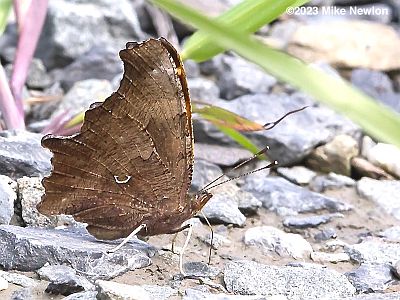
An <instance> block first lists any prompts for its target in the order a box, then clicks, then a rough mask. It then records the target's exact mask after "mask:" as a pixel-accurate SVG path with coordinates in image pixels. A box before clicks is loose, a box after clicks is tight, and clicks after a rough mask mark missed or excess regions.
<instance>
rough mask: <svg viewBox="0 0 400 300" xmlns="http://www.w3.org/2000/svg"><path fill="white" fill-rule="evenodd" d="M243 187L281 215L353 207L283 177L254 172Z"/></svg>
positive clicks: (342, 209) (333, 210) (341, 209)
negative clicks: (266, 175)
mask: <svg viewBox="0 0 400 300" xmlns="http://www.w3.org/2000/svg"><path fill="white" fill-rule="evenodd" d="M243 189H244V190H246V191H248V192H251V193H252V194H253V195H254V196H255V197H256V198H257V199H259V200H260V201H261V202H262V203H263V206H264V207H265V208H268V209H269V210H271V211H274V212H276V213H278V214H280V215H293V214H297V213H308V212H317V211H320V210H325V209H326V210H328V211H330V212H338V211H346V210H350V209H351V205H349V204H346V203H343V202H340V201H338V200H336V199H334V198H330V197H326V196H323V195H321V194H317V193H314V192H310V191H309V190H307V189H305V188H302V187H299V186H297V185H295V184H293V183H291V182H289V181H287V180H286V179H283V178H281V177H272V176H270V177H265V176H263V175H262V174H252V175H251V176H247V177H246V178H245V185H244V186H243Z"/></svg>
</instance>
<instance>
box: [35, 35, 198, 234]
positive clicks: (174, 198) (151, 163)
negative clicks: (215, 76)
mask: <svg viewBox="0 0 400 300" xmlns="http://www.w3.org/2000/svg"><path fill="white" fill-rule="evenodd" d="M120 56H121V58H122V60H123V62H124V69H125V71H124V76H123V79H122V81H121V85H120V87H119V89H118V91H117V92H116V93H114V94H113V95H111V96H110V97H109V98H107V99H106V100H105V102H104V103H103V104H101V105H96V106H95V107H94V108H92V109H90V110H89V111H87V112H86V114H85V119H84V123H83V126H82V129H81V133H79V134H77V135H75V136H72V137H68V138H58V137H54V136H46V137H44V138H43V140H42V144H43V146H45V147H47V148H49V149H50V150H51V151H52V152H53V153H54V157H53V158H52V163H53V172H52V174H51V175H50V176H49V177H47V178H45V179H44V180H43V184H44V186H45V189H46V193H45V195H44V196H43V198H42V202H41V203H40V204H39V206H38V208H39V211H40V212H42V213H44V214H47V215H49V214H62V213H63V214H71V215H73V216H74V217H75V218H76V219H77V220H78V221H82V222H86V223H88V224H89V225H91V229H92V230H91V233H92V234H94V235H95V236H96V237H99V238H118V237H124V236H126V235H128V234H129V233H130V231H132V230H133V229H135V228H136V227H138V226H139V225H140V224H142V223H143V222H145V223H147V224H148V225H149V224H150V226H151V224H152V223H154V222H156V221H157V219H156V218H159V219H160V220H162V219H163V218H164V219H168V216H163V214H171V213H173V212H177V211H182V208H183V207H184V206H185V205H187V199H186V194H187V191H188V187H189V185H190V179H191V174H192V165H193V148H192V147H193V146H192V142H193V137H192V128H191V126H192V125H191V112H190V101H189V97H188V93H187V87H186V79H185V78H184V73H182V72H183V68H182V65H181V62H180V60H179V56H178V54H177V53H176V51H175V50H174V48H173V47H172V46H171V45H170V44H169V43H168V42H166V41H165V40H164V39H160V40H154V39H150V40H148V41H146V42H143V43H140V44H129V45H128V46H127V49H125V50H122V51H121V52H120ZM180 70H181V71H180ZM182 74H183V75H182ZM178 225H179V224H178ZM89 227H90V226H89ZM157 228H158V227H157ZM166 230H167V231H168V228H166ZM89 231H90V230H89ZM146 233H148V234H158V233H167V232H152V228H147V230H146Z"/></svg>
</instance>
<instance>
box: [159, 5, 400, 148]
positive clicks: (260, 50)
mask: <svg viewBox="0 0 400 300" xmlns="http://www.w3.org/2000/svg"><path fill="white" fill-rule="evenodd" d="M153 2H154V3H155V4H157V5H158V6H160V7H162V8H164V9H165V10H167V11H168V12H169V13H171V14H173V15H174V16H176V17H177V18H179V19H181V20H182V21H184V22H186V23H188V24H190V25H192V26H194V27H196V28H199V29H201V30H204V31H207V32H208V33H209V34H210V35H211V36H213V38H214V41H215V42H216V43H217V44H219V45H220V46H221V47H224V48H225V49H232V50H234V51H236V52H237V53H238V54H240V55H241V56H243V57H244V58H247V59H248V60H250V61H252V62H254V63H256V64H258V65H259V66H261V67H262V68H263V69H264V70H266V71H267V72H268V73H270V74H272V75H274V76H276V77H277V78H279V79H280V80H282V81H285V82H288V83H290V84H292V85H293V86H295V87H297V88H299V89H301V90H303V91H305V92H306V93H308V94H310V95H312V96H314V97H315V98H316V99H317V100H318V101H320V102H322V103H325V104H327V105H329V106H331V107H332V108H334V109H335V110H337V111H339V112H341V113H343V114H344V115H346V116H348V117H349V118H350V119H352V120H353V121H354V122H356V123H358V124H359V125H360V126H361V127H362V128H363V129H364V130H365V131H366V132H367V133H368V134H369V135H371V136H373V137H375V138H377V139H379V140H382V141H384V142H388V143H392V144H395V145H397V146H398V147H400V134H399V131H400V115H399V114H398V113H396V112H394V111H393V110H391V109H389V108H387V107H386V106H384V105H382V104H379V103H377V102H375V101H374V100H373V99H372V98H370V97H368V96H366V95H365V94H363V93H361V92H360V91H358V90H356V89H355V88H353V87H352V86H351V85H350V84H349V83H348V82H346V81H344V80H342V79H340V78H335V77H333V76H330V75H328V74H326V73H324V72H323V71H321V70H319V69H317V68H314V67H312V66H308V65H306V64H304V63H303V62H301V61H300V60H299V59H296V58H294V57H291V56H289V55H288V54H285V53H283V52H280V51H277V50H274V49H271V48H270V47H267V46H266V45H264V44H263V43H262V42H260V41H257V40H256V39H254V38H252V37H251V36H248V35H245V34H243V33H241V32H238V31H234V30H232V28H230V27H228V26H226V25H223V24H219V23H217V22H215V21H212V20H210V19H208V18H207V17H205V16H203V15H201V14H199V13H197V12H196V11H194V10H192V9H190V8H187V7H185V6H184V5H182V4H178V3H177V2H175V1H171V0H153Z"/></svg>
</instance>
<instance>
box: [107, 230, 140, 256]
mask: <svg viewBox="0 0 400 300" xmlns="http://www.w3.org/2000/svg"><path fill="white" fill-rule="evenodd" d="M143 228H146V224H142V225H140V226H139V227H138V228H136V229H135V230H134V231H132V232H131V234H129V235H128V236H127V237H126V238H125V239H124V240H123V241H122V242H121V243H120V244H119V245H118V246H117V247H115V248H112V249H111V250H108V251H107V253H114V252H115V251H117V250H119V249H120V248H121V247H122V246H123V245H125V244H126V243H127V242H129V240H131V239H132V237H133V236H135V235H136V234H137V233H138V232H140V231H141V230H142V229H143Z"/></svg>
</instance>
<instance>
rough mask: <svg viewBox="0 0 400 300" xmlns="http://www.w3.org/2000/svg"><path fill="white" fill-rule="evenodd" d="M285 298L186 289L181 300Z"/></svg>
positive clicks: (262, 299)
mask: <svg viewBox="0 0 400 300" xmlns="http://www.w3.org/2000/svg"><path fill="white" fill-rule="evenodd" d="M286 299H287V298H286V297H282V298H277V297H273V298H272V297H271V298H270V297H264V296H241V295H228V294H222V293H219V294H211V293H208V292H204V291H201V290H199V289H186V290H185V295H184V296H183V300H286Z"/></svg>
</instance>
